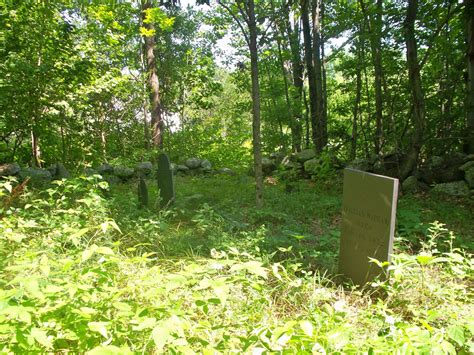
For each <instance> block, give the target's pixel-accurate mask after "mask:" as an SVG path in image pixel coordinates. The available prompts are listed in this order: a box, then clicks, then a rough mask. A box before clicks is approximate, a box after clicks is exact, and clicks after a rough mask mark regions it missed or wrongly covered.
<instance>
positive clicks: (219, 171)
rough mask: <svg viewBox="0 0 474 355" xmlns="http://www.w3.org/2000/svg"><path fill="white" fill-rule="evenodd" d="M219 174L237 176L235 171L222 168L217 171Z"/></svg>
mask: <svg viewBox="0 0 474 355" xmlns="http://www.w3.org/2000/svg"><path fill="white" fill-rule="evenodd" d="M217 173H218V174H222V175H230V176H234V175H237V174H236V173H235V171H234V170H232V169H229V168H221V169H219V170H217Z"/></svg>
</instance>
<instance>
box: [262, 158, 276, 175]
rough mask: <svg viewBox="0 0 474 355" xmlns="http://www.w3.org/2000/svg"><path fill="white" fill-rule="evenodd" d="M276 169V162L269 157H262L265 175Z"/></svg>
mask: <svg viewBox="0 0 474 355" xmlns="http://www.w3.org/2000/svg"><path fill="white" fill-rule="evenodd" d="M275 169H276V165H275V163H274V162H273V161H272V160H271V159H270V158H267V157H263V158H262V171H263V174H264V175H269V174H271V173H272V171H273V170H275Z"/></svg>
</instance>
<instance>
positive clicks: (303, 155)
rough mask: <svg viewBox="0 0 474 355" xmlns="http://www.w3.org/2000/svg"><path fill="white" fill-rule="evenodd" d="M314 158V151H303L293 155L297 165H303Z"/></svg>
mask: <svg viewBox="0 0 474 355" xmlns="http://www.w3.org/2000/svg"><path fill="white" fill-rule="evenodd" d="M315 157H316V151H315V150H314V149H304V150H302V151H301V152H298V153H296V154H295V158H296V161H298V162H299V163H304V162H305V161H308V160H310V159H313V158H315Z"/></svg>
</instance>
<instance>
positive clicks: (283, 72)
mask: <svg viewBox="0 0 474 355" xmlns="http://www.w3.org/2000/svg"><path fill="white" fill-rule="evenodd" d="M277 45H278V61H279V64H280V70H281V75H282V77H283V85H284V88H285V102H286V107H287V110H288V120H289V122H290V126H291V133H292V137H293V126H294V122H293V121H294V118H293V105H292V103H291V101H290V93H289V89H288V86H289V85H288V76H287V72H286V69H285V63H284V61H283V54H282V52H281V43H280V39H279V38H278V39H277ZM272 99H273V100H275V98H273V97H272ZM278 123H279V124H280V133H281V137H282V141H281V144H282V146H283V147H284V149H286V148H287V147H286V146H285V139H284V134H283V127H282V124H281V120H278ZM292 141H293V139H292ZM292 148H293V150H294V151H298V150H297V149H296V147H295V145H294V144H293V147H292ZM300 150H301V146H300Z"/></svg>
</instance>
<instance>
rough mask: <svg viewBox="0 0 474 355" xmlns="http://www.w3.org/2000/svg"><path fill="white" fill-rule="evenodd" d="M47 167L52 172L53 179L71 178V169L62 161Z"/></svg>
mask: <svg viewBox="0 0 474 355" xmlns="http://www.w3.org/2000/svg"><path fill="white" fill-rule="evenodd" d="M47 169H48V171H49V172H50V173H51V176H52V177H53V179H55V180H61V179H69V178H70V177H71V174H70V173H69V171H68V170H67V169H66V167H65V166H64V165H63V164H61V163H57V164H53V165H51V166H50V167H48V168H47Z"/></svg>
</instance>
